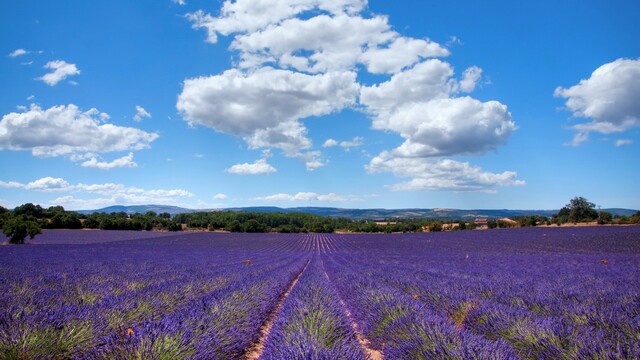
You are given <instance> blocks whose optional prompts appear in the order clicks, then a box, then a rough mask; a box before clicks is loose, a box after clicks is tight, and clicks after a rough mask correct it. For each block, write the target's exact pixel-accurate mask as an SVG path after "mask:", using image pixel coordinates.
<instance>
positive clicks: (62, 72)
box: [37, 60, 80, 86]
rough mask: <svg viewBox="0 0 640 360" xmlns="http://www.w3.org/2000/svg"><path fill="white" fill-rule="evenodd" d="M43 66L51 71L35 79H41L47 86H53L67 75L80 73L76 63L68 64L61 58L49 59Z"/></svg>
mask: <svg viewBox="0 0 640 360" xmlns="http://www.w3.org/2000/svg"><path fill="white" fill-rule="evenodd" d="M44 68H45V69H50V70H53V71H52V72H50V73H48V74H45V75H43V76H42V77H39V78H37V80H42V81H44V82H45V83H46V84H47V85H49V86H55V85H56V84H58V83H59V82H60V81H62V80H64V79H66V78H68V77H69V76H73V75H78V74H80V70H78V68H77V67H76V64H69V63H67V62H66V61H63V60H54V61H49V62H48V63H47V64H46V65H45V66H44Z"/></svg>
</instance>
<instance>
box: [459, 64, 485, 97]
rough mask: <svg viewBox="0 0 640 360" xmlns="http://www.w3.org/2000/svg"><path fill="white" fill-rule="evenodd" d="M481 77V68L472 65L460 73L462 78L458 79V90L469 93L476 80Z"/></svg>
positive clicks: (473, 87)
mask: <svg viewBox="0 0 640 360" xmlns="http://www.w3.org/2000/svg"><path fill="white" fill-rule="evenodd" d="M481 77H482V69H480V68H479V67H477V66H472V67H470V68H468V69H467V70H465V71H464V72H463V73H462V80H460V90H461V91H464V92H467V93H470V92H472V91H473V90H474V89H475V88H476V84H477V83H478V80H480V78H481Z"/></svg>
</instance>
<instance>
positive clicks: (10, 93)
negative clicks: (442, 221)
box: [0, 0, 640, 209]
mask: <svg viewBox="0 0 640 360" xmlns="http://www.w3.org/2000/svg"><path fill="white" fill-rule="evenodd" d="M639 14H640V4H639V3H638V2H637V1H631V0H628V1H623V0H613V1H606V2H605V1H577V0H569V1H562V2H557V1H546V0H545V1H538V2H513V1H499V0H496V1H490V2H481V1H447V2H442V1H437V2H436V1H414V0H407V1H402V2H391V1H374V0H371V1H366V0H334V1H322V0H289V1H284V0H268V1H264V0H263V1H257V0H236V1H234V2H230V1H221V0H217V1H196V0H185V1H176V0H144V1H121V0H115V1H114V0H112V1H65V2H62V3H60V2H52V1H23V0H21V1H17V0H10V1H3V2H2V3H1V4H0V40H1V41H0V44H1V45H0V77H1V78H2V79H3V81H2V82H1V83H0V91H1V92H2V96H1V97H0V116H1V117H2V120H1V121H0V169H1V171H0V205H2V206H5V207H9V208H11V207H14V206H16V205H20V204H22V203H25V202H34V203H39V204H41V205H43V206H51V205H63V206H64V207H65V208H68V209H95V208H101V207H104V206H109V205H116V204H119V205H129V204H151V203H154V204H167V205H177V206H185V207H189V208H222V207H237V206H254V205H255V206H281V207H295V206H331V207H346V208H370V207H379V208H406V207H421V208H434V207H447V208H462V209H473V208H487V209H495V208H513V209H516V208H517V209H555V208H559V207H561V206H563V205H565V204H566V203H567V202H568V201H569V199H571V198H572V197H574V196H584V197H586V198H587V199H589V200H591V201H592V202H594V203H596V204H597V205H600V206H602V207H626V208H634V209H640V188H639V187H638V186H637V180H636V179H638V178H640V170H639V167H638V158H639V157H640V147H639V146H640V144H639V142H640V136H639V135H640V42H638V39H640V28H639V27H638V26H637V17H638V15H639Z"/></svg>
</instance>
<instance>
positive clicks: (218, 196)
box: [213, 193, 227, 200]
mask: <svg viewBox="0 0 640 360" xmlns="http://www.w3.org/2000/svg"><path fill="white" fill-rule="evenodd" d="M226 198H227V195H225V194H222V193H220V194H215V195H213V199H214V200H224V199H226Z"/></svg>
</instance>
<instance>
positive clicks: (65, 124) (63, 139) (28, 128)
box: [0, 104, 158, 156]
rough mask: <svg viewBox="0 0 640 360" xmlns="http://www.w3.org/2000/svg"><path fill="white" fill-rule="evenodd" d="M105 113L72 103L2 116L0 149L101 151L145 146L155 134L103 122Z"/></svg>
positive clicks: (70, 152)
mask: <svg viewBox="0 0 640 360" xmlns="http://www.w3.org/2000/svg"><path fill="white" fill-rule="evenodd" d="M105 119H108V115H107V114H104V113H100V112H99V111H98V110H96V109H90V110H88V111H84V112H83V111H81V110H80V109H79V108H78V107H77V106H76V105H73V104H70V105H68V106H64V105H60V106H54V107H51V108H49V109H46V110H44V109H42V108H40V107H39V106H36V105H32V106H31V108H30V109H29V110H28V111H25V112H22V113H10V114H7V115H4V116H3V117H2V120H1V121H0V149H2V150H5V149H8V150H31V152H32V153H33V155H35V156H60V155H73V154H79V153H87V152H96V153H105V152H113V151H125V150H141V149H145V148H148V147H149V145H150V144H151V142H152V141H154V140H155V139H157V138H158V135H157V134H153V133H147V132H145V131H142V130H139V129H135V128H130V127H122V126H116V125H113V124H108V123H103V122H104V120H105Z"/></svg>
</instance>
